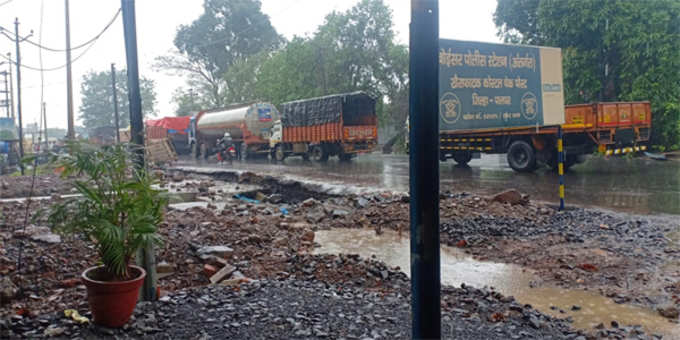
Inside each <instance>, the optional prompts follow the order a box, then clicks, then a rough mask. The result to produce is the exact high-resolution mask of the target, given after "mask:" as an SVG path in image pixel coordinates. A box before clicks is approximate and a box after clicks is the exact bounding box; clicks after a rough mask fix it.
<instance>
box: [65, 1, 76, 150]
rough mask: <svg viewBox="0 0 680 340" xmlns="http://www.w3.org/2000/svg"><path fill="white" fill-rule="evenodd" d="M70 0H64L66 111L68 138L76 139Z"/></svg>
mask: <svg viewBox="0 0 680 340" xmlns="http://www.w3.org/2000/svg"><path fill="white" fill-rule="evenodd" d="M68 1H69V0H64V7H65V9H66V113H67V115H68V132H67V134H66V137H67V138H68V139H71V140H73V139H76V131H75V127H74V121H73V78H72V76H71V19H70V17H69V4H68Z"/></svg>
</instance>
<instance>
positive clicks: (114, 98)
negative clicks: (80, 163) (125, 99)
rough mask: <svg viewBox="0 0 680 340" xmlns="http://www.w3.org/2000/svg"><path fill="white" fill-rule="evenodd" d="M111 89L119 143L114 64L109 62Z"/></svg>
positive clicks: (118, 141) (117, 141)
mask: <svg viewBox="0 0 680 340" xmlns="http://www.w3.org/2000/svg"><path fill="white" fill-rule="evenodd" d="M111 90H112V91H113V115H114V119H115V121H116V143H120V123H119V121H118V120H119V119H118V94H117V92H118V91H116V64H114V63H111Z"/></svg>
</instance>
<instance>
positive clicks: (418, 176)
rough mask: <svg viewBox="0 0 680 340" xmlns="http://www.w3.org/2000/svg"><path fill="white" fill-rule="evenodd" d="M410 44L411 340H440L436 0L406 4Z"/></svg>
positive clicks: (413, 0)
mask: <svg viewBox="0 0 680 340" xmlns="http://www.w3.org/2000/svg"><path fill="white" fill-rule="evenodd" d="M409 41H410V48H409V53H410V64H409V79H410V81H411V86H410V96H409V125H410V127H411V129H410V136H409V137H410V141H411V142H410V143H409V148H410V152H409V187H410V196H411V199H410V217H411V315H412V321H411V322H412V328H411V331H412V333H411V338H413V339H439V338H441V310H440V296H441V292H440V289H441V277H440V267H439V266H440V263H439V59H438V52H439V0H411V28H410V39H409Z"/></svg>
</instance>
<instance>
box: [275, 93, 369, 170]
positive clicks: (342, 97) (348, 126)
mask: <svg viewBox="0 0 680 340" xmlns="http://www.w3.org/2000/svg"><path fill="white" fill-rule="evenodd" d="M377 140H378V118H377V115H376V112H375V99H374V98H373V97H371V96H370V95H368V94H366V93H364V92H353V93H344V94H336V95H330V96H325V97H318V98H311V99H304V100H298V101H293V102H287V103H283V104H282V105H281V120H280V121H278V122H277V123H276V124H275V125H274V128H273V132H272V137H271V139H270V141H269V147H270V149H271V152H272V156H273V158H274V159H276V160H277V161H283V160H284V159H285V158H286V157H288V156H291V155H299V156H302V157H303V158H304V159H310V158H311V159H312V160H314V161H319V162H324V161H327V160H328V158H329V157H330V156H338V157H339V158H340V160H350V159H351V158H352V157H354V156H356V155H357V154H359V153H366V152H371V151H373V149H374V148H375V145H376V144H377Z"/></svg>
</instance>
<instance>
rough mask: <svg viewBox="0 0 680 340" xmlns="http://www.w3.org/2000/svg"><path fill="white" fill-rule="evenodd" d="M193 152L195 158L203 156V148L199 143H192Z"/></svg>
mask: <svg viewBox="0 0 680 340" xmlns="http://www.w3.org/2000/svg"><path fill="white" fill-rule="evenodd" d="M191 153H192V154H193V155H194V158H195V159H198V158H199V157H201V150H200V149H199V147H198V144H196V143H194V144H191Z"/></svg>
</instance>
